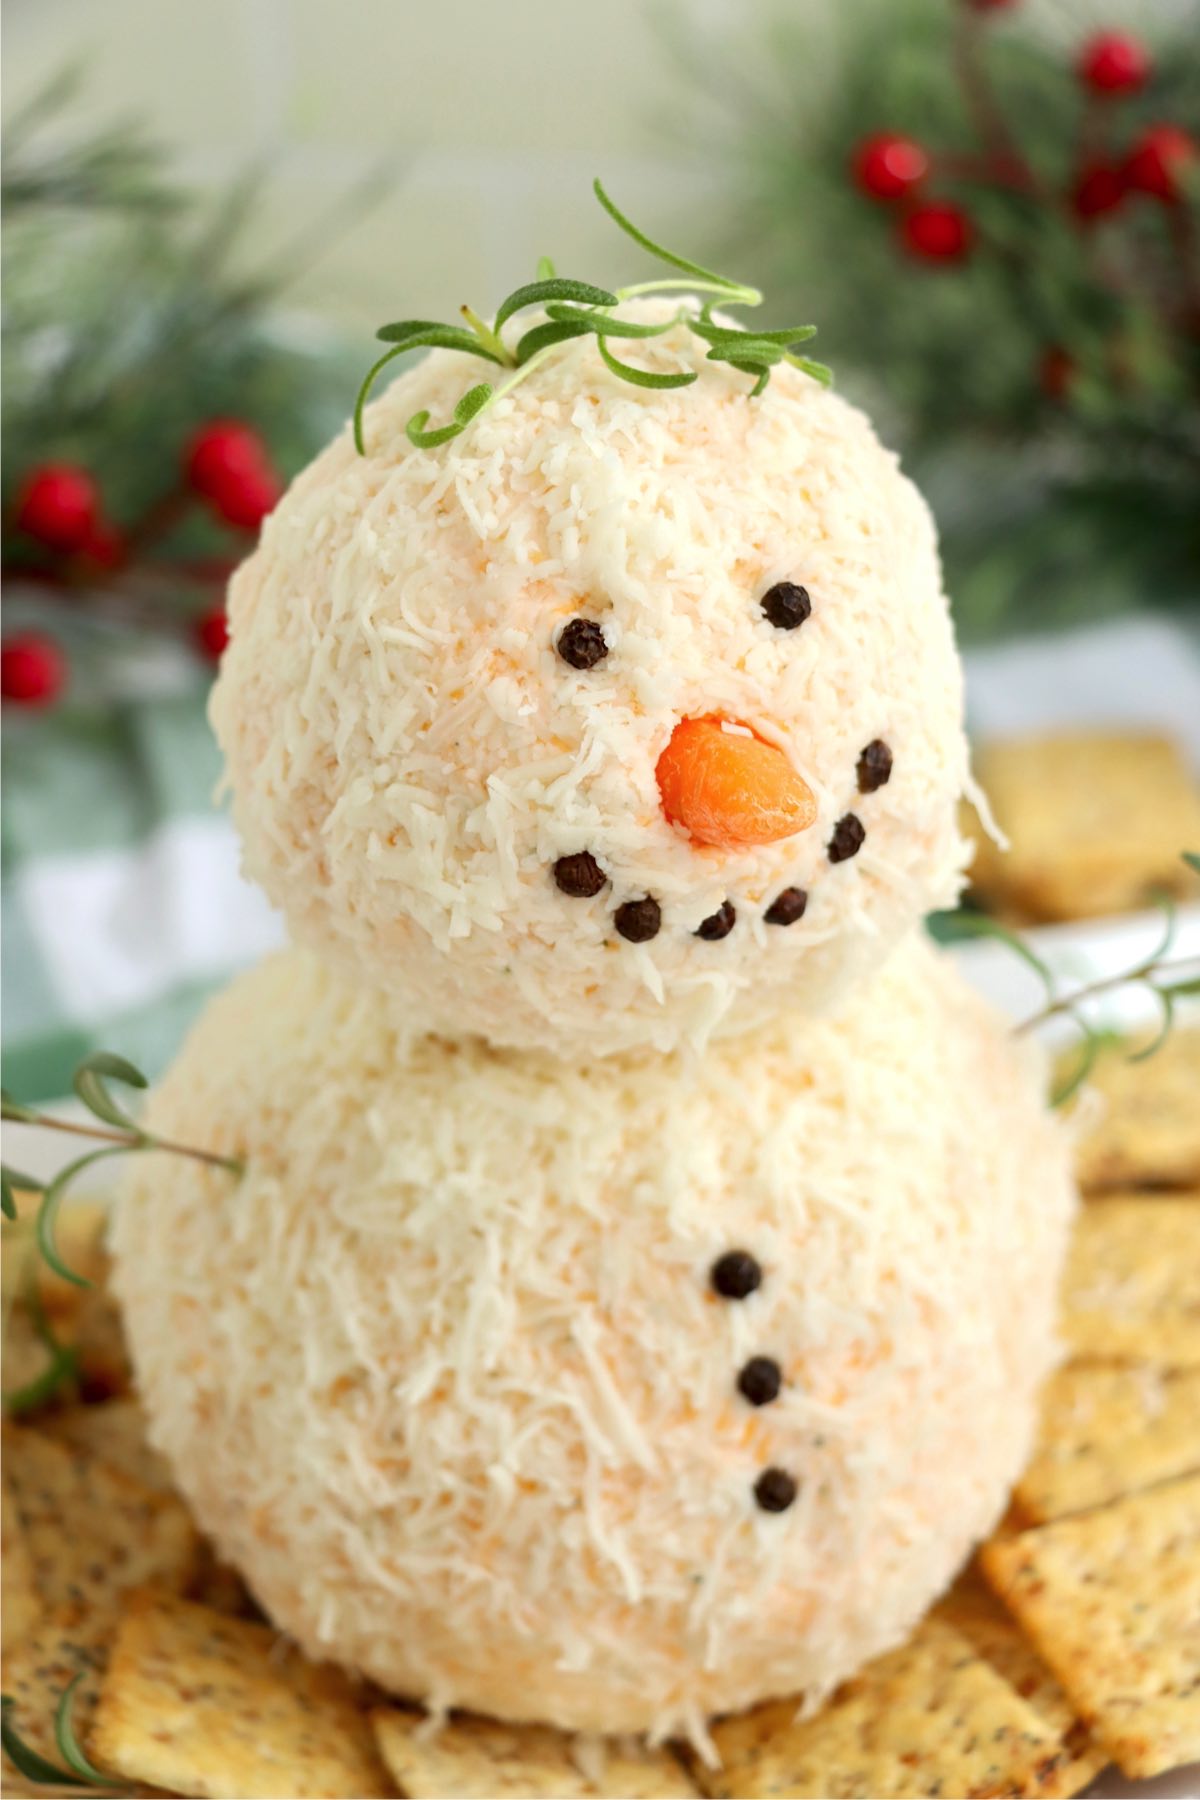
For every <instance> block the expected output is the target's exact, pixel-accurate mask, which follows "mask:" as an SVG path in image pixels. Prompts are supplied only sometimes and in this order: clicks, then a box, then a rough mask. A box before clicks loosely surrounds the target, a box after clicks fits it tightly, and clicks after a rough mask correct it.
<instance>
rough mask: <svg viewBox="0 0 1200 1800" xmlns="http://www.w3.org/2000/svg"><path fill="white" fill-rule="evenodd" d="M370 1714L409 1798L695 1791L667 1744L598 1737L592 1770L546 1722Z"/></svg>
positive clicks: (565, 1799)
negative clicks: (625, 1744) (647, 1746)
mask: <svg viewBox="0 0 1200 1800" xmlns="http://www.w3.org/2000/svg"><path fill="white" fill-rule="evenodd" d="M371 1720H372V1723H373V1725H374V1727H375V1736H376V1739H377V1740H378V1743H379V1748H380V1751H381V1752H382V1755H383V1759H384V1761H385V1762H386V1764H387V1766H388V1768H389V1769H390V1770H391V1772H392V1775H393V1777H394V1778H395V1781H396V1784H397V1786H398V1787H399V1788H400V1790H401V1792H402V1793H405V1794H407V1795H409V1796H410V1800H516V1797H517V1796H531V1797H542V1796H544V1797H545V1800H560V1797H561V1800H576V1796H585V1795H597V1796H606V1795H614V1796H619V1797H620V1800H654V1797H656V1796H659V1795H661V1796H691V1795H694V1794H695V1792H696V1789H695V1787H694V1786H693V1785H692V1783H691V1782H690V1781H689V1780H688V1778H687V1776H686V1774H685V1773H684V1770H683V1767H682V1765H681V1764H680V1762H679V1761H678V1759H677V1758H676V1757H674V1756H672V1755H671V1753H670V1751H668V1750H637V1749H635V1750H632V1751H625V1750H622V1749H620V1748H619V1747H618V1746H617V1745H616V1744H615V1743H613V1744H604V1745H598V1744H595V1743H594V1742H593V1744H592V1745H590V1746H589V1748H594V1749H595V1751H596V1755H595V1757H594V1759H592V1760H594V1765H595V1766H594V1768H593V1767H591V1764H590V1762H589V1765H588V1766H589V1774H586V1775H585V1774H584V1773H583V1770H582V1767H581V1765H580V1762H577V1761H576V1760H574V1759H573V1758H572V1754H571V1739H570V1738H569V1737H566V1736H564V1734H563V1733H562V1732H558V1731H550V1730H547V1729H545V1728H544V1727H542V1726H537V1725H502V1724H500V1723H498V1722H497V1721H496V1720H493V1719H481V1718H474V1717H467V1716H463V1717H459V1718H456V1719H455V1720H454V1721H453V1723H451V1724H448V1725H445V1726H443V1727H442V1728H441V1730H439V1731H437V1732H431V1731H430V1729H429V1721H428V1719H427V1718H425V1717H424V1715H422V1714H420V1713H413V1712H401V1711H399V1710H398V1709H397V1708H395V1707H381V1708H380V1709H379V1710H378V1711H376V1712H374V1713H372V1715H371ZM589 1775H590V1776H591V1777H592V1778H591V1779H589Z"/></svg>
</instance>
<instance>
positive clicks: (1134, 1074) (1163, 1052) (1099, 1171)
mask: <svg viewBox="0 0 1200 1800" xmlns="http://www.w3.org/2000/svg"><path fill="white" fill-rule="evenodd" d="M1137 1048H1138V1044H1137V1042H1136V1041H1132V1040H1123V1041H1122V1042H1121V1043H1119V1044H1114V1045H1113V1046H1112V1047H1111V1048H1108V1049H1105V1050H1103V1051H1102V1052H1101V1054H1100V1056H1099V1057H1098V1058H1097V1059H1096V1063H1095V1066H1094V1068H1093V1070H1092V1073H1091V1075H1090V1076H1089V1078H1088V1079H1089V1081H1090V1083H1091V1085H1092V1087H1093V1088H1095V1090H1096V1092H1097V1093H1098V1094H1099V1095H1100V1097H1101V1099H1102V1101H1103V1105H1104V1109H1103V1112H1102V1113H1101V1116H1100V1117H1099V1119H1098V1120H1097V1122H1096V1124H1095V1126H1094V1127H1093V1128H1092V1129H1091V1130H1090V1131H1088V1132H1087V1133H1086V1134H1085V1135H1084V1137H1083V1138H1082V1140H1081V1141H1080V1144H1079V1147H1078V1151H1077V1164H1078V1169H1079V1181H1080V1185H1081V1186H1082V1187H1083V1188H1084V1189H1105V1188H1120V1187H1134V1188H1136V1187H1149V1188H1152V1187H1171V1188H1195V1187H1196V1186H1197V1185H1200V1100H1198V1098H1197V1096H1198V1095H1200V1027H1196V1026H1189V1027H1182V1026H1177V1027H1176V1028H1175V1030H1174V1031H1173V1032H1172V1033H1171V1036H1170V1037H1169V1038H1168V1039H1167V1041H1166V1043H1165V1044H1163V1046H1162V1048H1161V1049H1159V1050H1156V1051H1155V1053H1154V1055H1153V1056H1151V1057H1148V1058H1147V1059H1146V1061H1145V1062H1130V1061H1129V1053H1130V1051H1131V1050H1136V1049H1137ZM1068 1065H1069V1058H1068Z"/></svg>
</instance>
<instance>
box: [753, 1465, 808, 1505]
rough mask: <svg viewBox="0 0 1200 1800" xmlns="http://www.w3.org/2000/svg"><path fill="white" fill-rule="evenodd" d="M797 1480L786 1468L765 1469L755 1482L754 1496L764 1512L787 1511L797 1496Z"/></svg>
mask: <svg viewBox="0 0 1200 1800" xmlns="http://www.w3.org/2000/svg"><path fill="white" fill-rule="evenodd" d="M797 1492H798V1490H797V1487H796V1483H795V1481H794V1480H793V1479H792V1477H791V1476H790V1475H789V1474H788V1472H787V1470H786V1469H764V1470H763V1472H762V1474H761V1475H760V1476H759V1478H758V1480H757V1481H756V1482H755V1484H754V1498H755V1499H756V1500H757V1501H758V1504H759V1505H760V1506H761V1507H762V1509H763V1511H764V1512H769V1513H781V1512H786V1511H787V1509H788V1507H789V1506H790V1505H791V1504H792V1501H793V1500H794V1499H795V1498H796V1494H797Z"/></svg>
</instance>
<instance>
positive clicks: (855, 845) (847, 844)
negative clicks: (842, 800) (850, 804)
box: [828, 813, 867, 863]
mask: <svg viewBox="0 0 1200 1800" xmlns="http://www.w3.org/2000/svg"><path fill="white" fill-rule="evenodd" d="M866 835H867V831H866V827H865V826H864V824H863V822H862V820H861V819H860V818H859V817H858V815H857V814H856V813H845V814H844V815H843V817H842V818H840V819H839V820H838V822H837V824H836V825H835V826H834V828H833V836H832V837H831V838H830V840H829V851H828V855H829V860H830V862H831V863H840V862H847V861H848V860H849V858H850V857H852V856H857V855H858V853H859V851H860V850H861V849H862V847H863V843H864V841H865V839H866Z"/></svg>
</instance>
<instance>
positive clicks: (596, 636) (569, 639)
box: [554, 619, 608, 669]
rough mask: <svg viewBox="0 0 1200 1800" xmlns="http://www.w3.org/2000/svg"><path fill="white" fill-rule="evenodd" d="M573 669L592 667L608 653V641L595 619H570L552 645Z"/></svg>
mask: <svg viewBox="0 0 1200 1800" xmlns="http://www.w3.org/2000/svg"><path fill="white" fill-rule="evenodd" d="M554 647H555V649H556V650H557V651H558V654H559V655H560V656H561V657H562V659H563V661H564V662H565V663H570V665H571V667H572V668H573V669H594V668H595V666H596V664H597V663H598V662H603V661H604V658H605V657H606V656H607V655H608V643H607V641H606V639H605V636H604V633H603V631H602V630H601V629H600V627H599V625H597V623H596V621H595V619H570V620H568V622H567V623H566V624H565V625H564V626H563V628H562V630H561V631H560V632H559V634H558V642H557V644H556V645H555V646H554Z"/></svg>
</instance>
